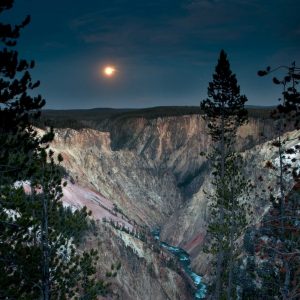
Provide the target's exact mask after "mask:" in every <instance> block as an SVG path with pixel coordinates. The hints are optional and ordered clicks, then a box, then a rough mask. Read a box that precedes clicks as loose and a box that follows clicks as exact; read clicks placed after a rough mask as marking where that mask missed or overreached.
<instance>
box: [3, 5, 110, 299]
mask: <svg viewBox="0 0 300 300" xmlns="http://www.w3.org/2000/svg"><path fill="white" fill-rule="evenodd" d="M12 6H13V0H4V1H1V2H0V14H1V13H2V12H3V11H4V10H7V9H10V8H11V7H12ZM29 21H30V18H29V17H27V18H25V20H24V21H23V22H21V24H20V25H15V26H13V25H11V24H3V23H1V22H0V47H1V48H0V145H1V147H0V270H1V272H0V299H66V298H84V299H96V297H97V294H99V293H103V292H105V288H106V285H105V284H104V283H103V282H102V281H101V280H96V279H97V278H95V273H96V270H95V268H94V266H93V264H95V263H96V262H95V259H96V257H97V252H96V251H94V250H92V251H90V252H85V253H83V255H81V254H79V253H78V252H77V247H78V245H79V243H80V242H81V238H82V236H83V233H84V232H85V231H86V230H87V229H88V227H89V223H90V222H89V220H88V213H87V211H86V209H84V210H82V211H76V212H75V213H73V212H71V211H70V210H67V209H65V208H64V207H63V205H62V202H61V197H62V175H63V174H62V171H61V170H62V169H61V168H60V167H59V166H58V165H57V164H56V163H55V160H58V161H59V162H61V161H62V157H61V156H60V155H58V156H57V157H56V158H55V156H54V153H53V152H52V151H51V150H49V149H48V148H49V145H48V144H49V142H50V141H51V140H52V139H53V136H54V135H53V131H52V130H50V131H49V132H48V133H46V134H45V135H43V136H41V137H40V136H38V134H37V132H36V130H35V129H34V127H33V126H32V121H33V120H34V119H36V118H38V117H39V114H40V109H41V108H42V107H43V106H44V105H45V101H44V100H43V99H42V97H41V96H40V95H38V96H32V95H33V90H34V89H35V88H36V87H38V85H39V82H33V81H32V79H31V76H30V72H29V71H30V69H31V68H33V67H34V63H33V62H31V61H30V62H28V61H26V60H24V59H20V58H19V56H18V52H17V51H16V50H15V47H16V45H17V39H18V38H19V35H20V32H21V30H22V29H23V28H24V27H25V26H26V25H27V24H28V23H29ZM25 181H26V182H27V183H26V184H25ZM24 187H27V191H26V192H25V189H24ZM79 221H80V222H79Z"/></svg>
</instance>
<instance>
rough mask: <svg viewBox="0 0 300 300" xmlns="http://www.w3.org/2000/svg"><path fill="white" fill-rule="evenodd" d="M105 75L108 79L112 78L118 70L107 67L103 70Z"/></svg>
mask: <svg viewBox="0 0 300 300" xmlns="http://www.w3.org/2000/svg"><path fill="white" fill-rule="evenodd" d="M103 73H104V75H105V76H106V77H112V76H113V75H115V73H116V68H115V67H112V66H106V67H104V69H103Z"/></svg>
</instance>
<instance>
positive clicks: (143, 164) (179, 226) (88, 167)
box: [52, 114, 274, 299]
mask: <svg viewBox="0 0 300 300" xmlns="http://www.w3.org/2000/svg"><path fill="white" fill-rule="evenodd" d="M104 124H105V125H104ZM92 127H93V128H94V129H88V128H84V129H79V130H74V129H68V128H65V129H57V130H56V137H55V141H54V142H53V144H52V148H53V149H54V150H56V151H57V152H60V153H62V155H63V157H64V166H65V168H66V170H67V171H68V173H69V175H70V177H71V179H72V181H73V182H75V183H76V184H77V185H78V186H81V187H83V188H86V189H90V190H92V191H94V192H96V193H98V194H100V195H101V196H102V197H104V198H106V199H109V200H110V201H111V202H112V203H114V205H115V206H116V207H118V209H120V210H121V211H122V213H123V214H124V216H126V218H128V219H129V220H134V222H136V223H137V224H139V225H140V226H143V225H146V226H148V228H157V227H159V228H161V231H162V239H163V240H166V241H168V242H169V243H171V244H173V245H180V246H181V247H183V248H184V249H186V250H187V251H188V252H189V253H190V254H191V257H192V263H193V266H194V268H195V269H196V270H197V271H198V272H202V273H203V272H205V271H206V270H207V267H208V266H207V264H205V261H206V260H205V259H203V258H204V256H203V254H202V252H201V245H202V242H203V239H204V237H205V230H206V223H207V221H208V217H209V215H208V203H207V199H206V197H205V195H204V192H203V191H204V189H206V190H209V189H210V179H209V178H210V176H209V172H210V171H209V165H208V162H207V161H206V158H205V157H204V156H201V155H200V153H201V152H207V151H209V150H210V147H211V140H210V138H209V136H208V134H207V128H206V124H205V122H204V121H203V119H202V117H201V116H200V115H198V114H193V115H183V116H167V117H157V118H151V119H148V118H143V117H137V118H123V119H117V120H109V121H105V122H103V121H102V122H99V123H97V122H96V123H95V124H94V125H93V126H92ZM273 134H274V132H273V124H272V121H271V120H268V119H259V118H250V120H249V122H248V124H246V125H245V126H243V127H241V128H240V129H239V132H238V142H237V148H238V149H239V150H240V151H242V152H243V155H244V156H245V158H246V161H248V162H249V164H248V165H249V167H248V170H249V172H252V171H250V170H253V167H254V169H255V170H257V172H254V173H253V174H252V173H251V174H250V173H249V176H252V178H253V180H254V181H255V176H256V177H257V176H260V174H261V173H260V172H261V169H263V163H264V161H265V160H266V159H267V158H269V157H270V154H271V153H272V152H271V151H269V150H268V149H269V144H268V143H266V141H267V140H269V139H270V138H271V137H272V135H273ZM262 172H264V171H262ZM266 203H267V200H266V199H265V204H266ZM261 204H262V205H261ZM263 205H264V204H263V203H260V204H258V205H256V209H257V210H259V209H260V207H263ZM260 213H262V211H260V212H258V213H257V215H259V214H260ZM95 218H96V219H101V217H98V218H97V217H95ZM116 249H118V250H116V253H117V254H116V255H117V256H118V255H123V256H124V255H125V254H124V253H123V254H122V253H121V252H122V251H123V250H122V247H121V246H120V247H119V246H118V247H117V248H116ZM125 256H126V255H125ZM124 276H125V274H124ZM134 276H135V275H133V277H134ZM148 276H149V275H148ZM166 276H171V277H172V278H173V279H172V280H173V282H175V281H176V282H178V280H179V281H180V280H182V279H178V280H177V279H176V280H175V279H174V278H175V277H176V276H178V275H176V276H175V275H174V274H173V275H172V274H171V273H169V274H168V275H166ZM174 276H175V277H174ZM171 277H170V278H171ZM168 278H169V277H168ZM170 278H169V279H170ZM123 280H124V281H123V282H126V280H125V277H124V278H123ZM170 280H171V279H170ZM174 280H175V281H174ZM143 282H144V281H143ZM158 282H159V284H162V281H159V280H158ZM128 286H129V283H128ZM139 288H142V289H143V290H146V289H147V288H149V286H148V287H145V286H143V287H142V286H140V287H139ZM128 289H129V287H128V288H127V290H126V289H123V292H124V293H125V290H126V293H128V292H129V291H128ZM175 293H176V292H175ZM132 297H133V296H132ZM159 297H160V296H157V298H153V299H161V298H159ZM168 297H170V296H168ZM186 297H188V296H186ZM122 299H127V298H122ZM128 299H142V298H139V297H138V296H136V298H128ZM143 299H150V298H143ZM162 299H163V298H162ZM166 299H168V298H166ZM170 299H177V298H176V297H175V296H174V295H173V296H171V297H170ZM178 299H179V298H178ZM180 299H184V298H180Z"/></svg>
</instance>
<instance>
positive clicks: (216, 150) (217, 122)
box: [201, 50, 247, 299]
mask: <svg viewBox="0 0 300 300" xmlns="http://www.w3.org/2000/svg"><path fill="white" fill-rule="evenodd" d="M246 101H247V98H246V96H244V95H240V87H239V86H238V84H237V79H236V76H235V75H234V74H233V73H232V71H231V69H230V64H229V61H228V59H227V55H226V53H225V52H224V50H222V51H221V53H220V57H219V60H218V64H217V66H216V69H215V73H214V74H213V81H212V82H210V83H209V86H208V98H207V99H206V100H204V101H202V103H201V109H202V110H203V112H204V119H205V120H206V121H207V125H208V130H209V134H210V135H211V137H212V140H213V142H214V146H213V151H212V154H211V155H210V156H209V158H210V160H211V161H212V166H213V176H214V180H213V185H214V187H215V194H213V195H210V198H211V200H212V204H211V207H210V208H211V216H212V221H211V222H210V224H209V227H208V235H209V237H210V247H209V250H208V251H209V252H211V253H212V254H215V255H216V256H217V261H216V269H215V277H216V278H215V293H214V299H220V298H222V297H223V295H224V293H226V291H227V295H228V297H227V298H228V299H230V297H231V294H232V269H233V266H232V263H233V260H234V255H235V246H234V240H235V239H236V238H237V236H238V235H239V234H240V231H241V230H242V228H243V227H244V226H245V224H246V217H245V209H246V208H245V205H244V204H240V203H239V201H238V198H239V197H240V196H241V195H242V194H243V193H244V192H245V191H246V188H247V182H246V180H245V179H244V176H243V172H242V165H243V164H242V159H241V157H240V156H239V155H237V154H236V153H235V150H234V142H235V137H236V131H237V128H238V127H239V126H240V125H242V124H243V123H245V122H246V120H247V111H246V110H245V108H244V104H245V102H246Z"/></svg>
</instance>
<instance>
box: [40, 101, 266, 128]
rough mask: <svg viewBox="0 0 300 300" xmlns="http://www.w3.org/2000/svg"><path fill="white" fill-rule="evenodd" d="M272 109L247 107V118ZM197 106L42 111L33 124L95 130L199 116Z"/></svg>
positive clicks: (258, 115) (41, 126) (261, 116)
mask: <svg viewBox="0 0 300 300" xmlns="http://www.w3.org/2000/svg"><path fill="white" fill-rule="evenodd" d="M271 110H272V108H271V107H268V108H264V107H249V108H248V112H249V116H250V117H253V118H269V116H270V112H271ZM201 113H202V112H201V109H200V107H198V106H159V107H152V108H143V109H112V108H95V109H75V110H43V111H42V115H41V118H40V119H39V120H38V121H36V122H35V125H36V126H37V127H40V128H44V127H47V126H53V127H55V128H72V129H76V130H79V129H82V128H97V127H98V125H99V124H102V123H105V122H109V121H122V120H124V121H125V120H126V119H135V118H145V119H156V118H162V117H174V116H183V115H200V114H201Z"/></svg>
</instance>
